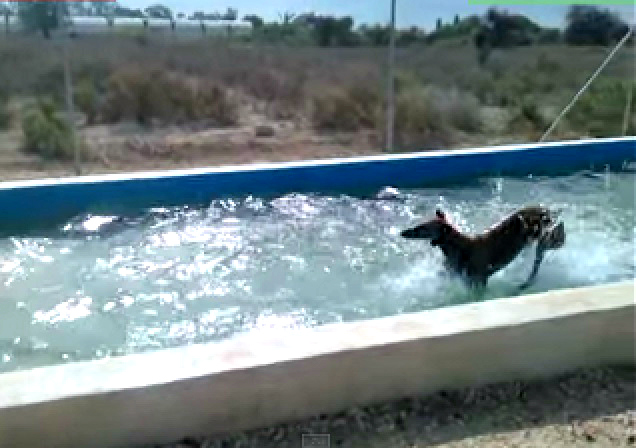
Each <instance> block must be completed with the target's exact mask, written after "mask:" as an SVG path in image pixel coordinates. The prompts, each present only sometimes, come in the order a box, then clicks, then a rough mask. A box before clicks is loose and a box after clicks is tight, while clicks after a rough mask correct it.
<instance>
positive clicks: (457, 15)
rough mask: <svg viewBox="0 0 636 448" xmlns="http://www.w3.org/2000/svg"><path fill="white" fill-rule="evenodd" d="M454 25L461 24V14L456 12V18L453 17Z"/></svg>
mask: <svg viewBox="0 0 636 448" xmlns="http://www.w3.org/2000/svg"><path fill="white" fill-rule="evenodd" d="M453 25H456V26H457V25H459V14H455V18H454V19H453Z"/></svg>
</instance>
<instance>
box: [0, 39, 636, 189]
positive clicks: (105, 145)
mask: <svg viewBox="0 0 636 448" xmlns="http://www.w3.org/2000/svg"><path fill="white" fill-rule="evenodd" d="M69 51H70V63H71V70H72V77H73V79H72V81H73V87H74V99H75V101H74V102H75V109H76V111H77V114H76V116H75V125H76V127H77V129H78V131H79V132H78V139H77V145H78V147H79V148H80V149H81V158H82V163H81V166H82V172H83V173H98V172H116V171H129V170H146V169H168V168H177V167H194V166H211V165H224V164H242V163H251V162H258V161H281V160H293V159H314V158H323V157H337V156H349V155H357V154H374V153H379V152H382V151H383V150H384V141H385V132H384V129H385V105H384V103H385V101H384V92H385V87H386V84H387V83H386V58H387V52H386V49H385V48H381V47H351V48H335V47H327V48H320V47H310V46H299V45H289V44H286V45H283V44H279V45H274V44H264V43H242V42H239V41H237V40H232V41H230V40H228V39H225V38H220V37H206V38H201V39H197V40H193V39H191V38H189V39H178V38H175V37H173V36H170V35H169V34H161V33H152V32H149V33H146V34H144V33H143V32H138V31H134V30H129V31H120V32H117V33H113V34H110V35H109V34H102V35H93V36H90V35H82V36H80V37H79V38H77V39H73V40H72V41H71V43H70V49H69ZM609 51H610V48H607V47H581V46H576V47H574V46H566V45H562V44H551V45H532V46H526V47H513V48H508V49H497V50H494V51H493V53H492V54H491V55H490V57H489V59H488V60H487V61H486V63H485V64H482V65H480V64H478V61H477V51H476V49H475V47H474V45H473V44H472V41H471V40H470V39H468V38H457V39H447V40H441V41H438V42H436V43H434V44H431V45H425V44H417V45H412V46H410V47H406V48H398V50H397V54H396V60H397V71H396V84H395V85H396V109H397V110H396V142H395V147H394V148H393V150H394V151H415V150H434V149H440V148H444V149H447V148H458V147H467V146H484V145H493V144H505V143H514V142H532V141H537V140H538V138H539V137H540V136H541V134H542V133H543V131H545V129H546V128H547V127H548V126H549V124H550V123H551V122H552V120H553V119H554V117H555V116H556V115H557V114H558V113H559V111H560V110H561V109H562V108H563V107H564V106H565V105H566V104H567V102H568V101H569V100H570V98H571V97H572V96H573V95H574V94H575V93H576V91H577V90H578V89H579V88H580V87H581V86H582V85H583V84H584V82H585V81H586V79H587V78H588V77H589V76H590V74H591V73H593V72H594V70H595V69H596V68H597V67H598V66H599V64H600V63H601V62H602V60H603V59H604V58H605V57H606V55H607V54H608V52H609ZM62 54H63V53H62V46H61V43H60V41H59V40H56V39H53V40H50V41H48V40H43V39H42V38H41V37H37V36H32V37H29V36H23V35H18V34H12V35H9V36H2V37H0V59H1V60H2V61H3V64H2V65H0V86H1V87H0V177H1V178H2V179H13V178H33V177H42V176H50V175H54V176H58V175H60V176H62V175H70V174H73V169H72V167H73V157H72V146H73V144H72V143H71V144H69V143H68V142H69V141H71V142H72V140H69V135H70V134H68V132H67V131H68V130H67V129H66V127H65V126H66V122H65V121H64V120H63V119H59V120H57V121H55V122H49V121H47V120H48V118H47V117H49V116H50V117H53V116H56V117H58V118H59V117H64V114H63V113H62V112H63V111H64V110H65V104H64V76H63V63H62V61H63V59H62ZM633 61H634V47H633V46H631V47H625V48H623V49H622V50H621V51H620V52H619V53H618V54H617V55H616V57H615V58H614V59H613V61H612V62H611V63H610V64H609V65H608V66H607V67H606V69H605V71H604V72H603V73H602V75H601V76H600V77H599V79H597V80H596V82H595V83H594V84H593V85H592V87H591V88H590V90H589V91H588V92H587V93H586V94H585V95H584V96H583V97H582V98H581V99H580V101H579V102H578V103H577V104H576V105H575V107H574V108H573V109H572V110H571V112H570V113H569V114H568V115H567V116H566V118H565V119H564V121H563V122H562V123H561V124H560V125H559V127H558V128H557V129H556V130H555V132H554V133H553V134H552V135H551V137H550V139H551V140H557V139H573V138H583V137H602V136H619V135H622V132H623V121H624V114H625V104H626V98H627V89H628V88H632V89H634V88H635V86H636V84H635V83H634V62H633ZM3 98H4V100H3ZM38 104H39V105H38ZM45 106H46V107H45ZM47 107H48V109H47ZM47 114H48V115H47ZM628 121H629V122H628V128H627V133H628V134H630V135H634V131H635V129H636V101H634V102H633V103H632V108H631V111H630V115H629V120H628ZM51 126H52V127H51ZM52 135H53V136H55V137H51V136H52ZM38 139H45V140H46V142H45V144H42V143H39V140H38Z"/></svg>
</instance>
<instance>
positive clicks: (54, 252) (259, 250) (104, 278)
mask: <svg viewBox="0 0 636 448" xmlns="http://www.w3.org/2000/svg"><path fill="white" fill-rule="evenodd" d="M635 181H636V176H635V175H634V173H633V172H620V173H609V172H601V173H593V172H582V173H577V174H575V175H570V176H567V177H550V178H546V177H540V178H539V177H526V178H487V179H480V180H476V181H473V182H470V183H467V184H465V185H461V186H455V187H452V188H430V189H419V190H396V189H391V188H386V189H384V190H382V191H380V192H378V194H377V195H376V196H375V197H372V198H366V199H362V198H356V197H352V196H347V195H341V196H324V195H302V194H289V195H286V196H282V197H278V198H274V199H263V198H256V197H248V198H240V199H239V198H237V199H225V200H218V201H214V202H212V203H211V204H210V205H209V207H207V208H204V209H202V208H197V209H194V208H171V209H152V210H146V211H144V212H143V213H140V214H139V215H137V216H127V217H121V216H120V217H114V216H82V217H77V218H76V219H74V220H72V221H71V222H68V223H66V224H64V225H63V226H62V227H61V228H60V229H59V231H56V232H54V233H53V234H49V235H48V236H46V237H29V238H24V237H17V236H16V237H12V238H4V239H0V284H1V285H2V286H1V290H0V372H2V371H9V370H15V369H20V368H27V367H34V366H41V365H49V364H56V363H61V362H70V361H76V360H80V359H95V358H101V357H105V356H113V355H121V354H126V353H131V352H139V351H144V350H150V349H158V348H161V347H170V346H180V345H185V344H190V343H197V342H205V341H212V340H219V339H223V338H228V337H230V336H232V335H233V334H236V333H238V332H261V331H263V332H264V331H285V330H286V329H289V328H294V327H304V326H315V325H321V324H325V323H333V322H342V321H352V320H358V319H368V318H373V317H379V316H387V315H395V314H399V313H406V312H415V311H421V310H425V309H431V308H436V307H442V306H448V305H454V304H460V303H467V302H471V301H475V300H485V299H491V298H496V297H506V296H510V295H515V294H517V291H516V287H517V286H518V285H520V284H521V283H522V282H523V281H524V280H525V279H526V277H527V275H528V273H529V272H530V269H531V266H532V261H533V251H532V250H531V249H528V250H527V251H525V252H524V253H523V254H522V255H521V256H520V257H519V258H518V259H517V260H515V261H514V262H513V263H512V264H511V265H510V266H508V267H507V268H506V269H504V270H503V271H500V272H498V273H497V274H495V276H493V277H492V278H491V279H490V281H489V286H488V289H487V290H486V292H485V293H484V294H483V295H479V296H478V295H476V294H475V293H474V292H471V291H469V290H467V289H466V288H465V286H464V285H463V284H462V282H461V280H459V279H457V278H454V277H452V276H450V275H448V274H447V273H446V272H445V271H444V268H443V265H442V261H443V260H442V256H441V253H440V252H439V250H438V249H435V248H432V247H431V246H430V245H429V244H428V243H427V242H425V241H413V240H410V241H409V240H405V239H402V238H400V237H399V236H398V233H399V232H400V230H402V229H404V228H406V227H409V226H411V225H413V224H415V223H417V222H418V221H419V220H422V219H428V218H430V217H432V216H433V213H434V210H435V208H437V207H439V208H442V209H443V210H445V211H446V212H447V214H449V216H450V217H451V218H452V219H453V220H454V222H455V223H456V224H457V225H458V226H459V227H460V228H462V229H464V230H465V231H468V232H478V231H481V230H483V229H485V228H487V227H489V226H490V225H492V224H494V223H496V222H497V221H499V220H500V219H501V218H503V217H504V216H506V215H507V214H508V213H511V212H512V211H514V210H515V209H516V208H518V207H521V206H523V205H527V204H533V203H542V204H544V205H547V206H550V207H555V208H561V209H563V214H562V219H563V221H564V222H565V226H566V232H567V240H566V244H565V246H564V247H563V248H562V249H559V250H557V251H553V252H549V253H548V254H547V256H546V258H545V260H544V262H543V264H542V266H541V269H540V271H539V274H538V277H537V279H536V283H535V284H534V285H533V286H532V287H531V288H530V289H529V290H527V292H537V291H546V290H550V289H558V288H566V287H576V286H584V285H593V284H599V283H606V282H612V281H618V280H625V279H629V278H633V277H634V271H635V267H634V266H635V251H634V247H635V246H634V237H635V232H636V227H635V224H634V184H635Z"/></svg>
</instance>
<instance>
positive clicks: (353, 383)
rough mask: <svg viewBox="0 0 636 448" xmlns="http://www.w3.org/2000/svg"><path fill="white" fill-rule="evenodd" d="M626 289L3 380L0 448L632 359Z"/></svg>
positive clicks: (187, 425) (88, 439)
mask: <svg viewBox="0 0 636 448" xmlns="http://www.w3.org/2000/svg"><path fill="white" fill-rule="evenodd" d="M635 310H636V305H635V302H634V281H629V282H623V283H617V284H612V285H603V286H595V287H588V288H578V289H571V290H560V291H552V292H548V293H543V294H536V295H530V296H523V297H516V298H510V299H501V300H492V301H487V302H482V303H476V304H469V305H461V306H454V307H448V308H442V309H438V310H432V311H425V312H421V313H415V314H408V315H401V316H395V317H388V318H382V319H376V320H370V321H362V322H353V323H347V324H337V325H326V326H323V327H319V328H316V329H304V330H297V331H293V332H289V331H287V332H278V333H277V332H273V333H266V334H255V335H249V334H248V335H243V336H238V337H236V338H234V339H231V340H228V341H225V342H220V343H213V344H205V345H198V346H190V347H185V348H179V349H168V350H161V351H157V352H152V353H146V354H139V355H131V356H125V357H120V358H112V359H106V360H100V361H92V362H81V363H76V364H69V365H63V366H54V367H45V368H38V369H32V370H27V371H23V372H13V373H7V374H4V375H0V447H2V448H4V447H12V448H17V447H33V446H47V447H50V448H53V447H86V446H91V447H110V446H120V447H121V446H130V445H138V444H149V443H155V442H168V441H173V440H175V439H178V438H180V437H182V436H184V435H186V434H188V435H199V434H211V433H214V432H224V431H231V430H242V429H247V428H252V427H258V426H263V425H269V424H273V423H277V422H281V421H285V420H291V419H297V418H302V417H307V416H311V415H315V414H317V413H321V412H332V411H337V410H341V409H344V408H347V407H349V406H352V405H359V404H368V403H371V402H375V401H381V400H389V399H394V398H398V397H401V396H405V395H410V394H421V393H427V392H432V391H435V390H438V389H440V388H446V387H462V386H467V385H477V384H483V383H490V382H496V381H501V380H509V379H522V378H529V377H537V376H545V375H552V374H556V373H559V372H563V371H566V370H570V369H574V368H578V367H586V366H594V365H602V364H629V365H634V364H636V359H635V356H636V355H635V351H634V349H635V342H634V338H635V336H636V335H635V328H634V322H635Z"/></svg>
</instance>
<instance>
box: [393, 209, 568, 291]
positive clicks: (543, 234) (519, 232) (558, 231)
mask: <svg viewBox="0 0 636 448" xmlns="http://www.w3.org/2000/svg"><path fill="white" fill-rule="evenodd" d="M558 215H559V212H558V211H552V210H549V209H548V208H546V207H542V206H529V207H524V208H522V209H520V210H517V211H516V212H514V213H513V214H511V215H510V216H508V217H507V218H505V219H504V220H503V221H501V222H500V223H499V224H496V225H495V226H493V227H491V228H490V229H489V230H487V231H486V232H484V233H482V234H479V235H466V234H464V233H462V232H461V231H460V230H459V229H458V228H457V227H455V226H454V225H453V224H452V223H451V222H449V220H448V219H447V218H446V215H445V214H444V212H442V211H441V210H439V209H438V210H436V211H435V218H433V219H431V220H430V221H427V222H424V223H422V224H420V225H418V226H415V227H413V228H410V229H407V230H404V231H402V232H401V233H400V236H402V237H403V238H409V239H427V240H430V242H431V246H433V247H439V248H440V249H441V251H442V253H443V254H444V256H445V258H446V260H445V264H446V267H447V268H448V269H449V270H450V271H452V272H454V273H456V274H459V275H460V276H462V277H463V278H464V279H465V280H466V281H467V283H468V284H469V285H470V286H473V287H477V288H483V287H485V286H486V284H487V282H488V278H489V277H490V276H491V275H493V274H494V273H495V272H497V271H499V270H501V269H503V268H504V267H506V266H507V265H508V264H510V262H512V260H514V259H515V258H516V257H517V255H519V253H520V252H521V251H522V250H523V249H525V248H526V247H528V246H529V245H530V244H533V243H535V242H536V243H537V248H536V254H535V260H534V265H533V267H532V271H531V273H530V276H529V277H528V279H527V280H526V281H525V282H524V283H523V284H522V285H520V289H525V288H527V287H528V286H530V284H531V283H532V282H533V281H534V279H535V277H536V275H537V272H538V271H539V266H540V264H541V262H542V260H543V256H544V254H545V252H546V251H547V250H554V249H559V248H560V247H562V246H563V245H564V244H565V227H564V225H563V222H557V220H558Z"/></svg>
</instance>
